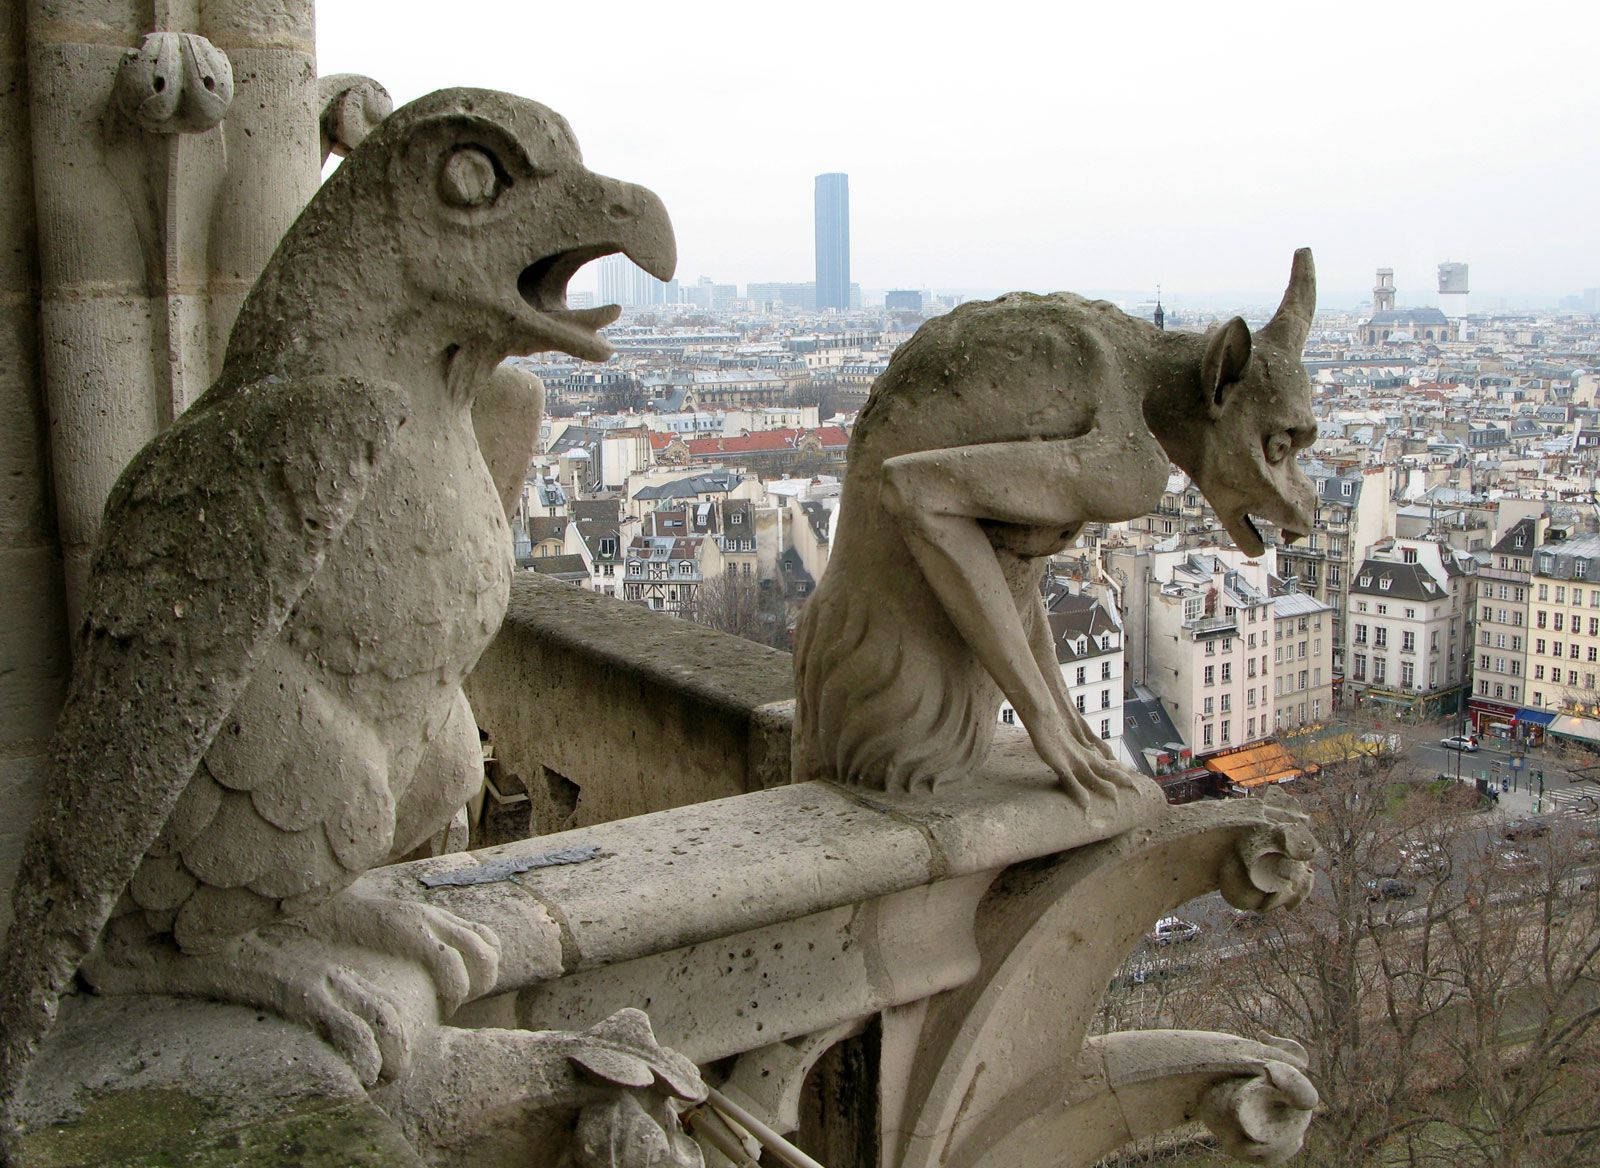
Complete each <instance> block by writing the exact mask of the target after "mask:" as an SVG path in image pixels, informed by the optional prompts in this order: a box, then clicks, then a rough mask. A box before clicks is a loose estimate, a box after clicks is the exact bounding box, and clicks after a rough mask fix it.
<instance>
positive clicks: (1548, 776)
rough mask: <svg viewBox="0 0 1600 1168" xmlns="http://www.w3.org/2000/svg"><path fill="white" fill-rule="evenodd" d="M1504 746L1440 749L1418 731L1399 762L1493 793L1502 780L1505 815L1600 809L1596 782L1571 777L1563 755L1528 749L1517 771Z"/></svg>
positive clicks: (1484, 743) (1492, 742) (1487, 743)
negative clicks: (1484, 782) (1480, 784)
mask: <svg viewBox="0 0 1600 1168" xmlns="http://www.w3.org/2000/svg"><path fill="white" fill-rule="evenodd" d="M1439 737H1441V738H1442V737H1444V735H1443V734H1441V735H1440V736H1439ZM1508 745H1509V744H1508V743H1506V742H1502V741H1500V740H1498V739H1481V738H1480V739H1479V740H1478V749H1477V750H1476V751H1473V752H1466V751H1460V750H1450V749H1449V748H1447V747H1444V746H1441V745H1439V742H1438V739H1431V740H1430V739H1428V738H1423V737H1421V735H1420V733H1419V735H1418V736H1417V737H1416V738H1414V739H1413V740H1412V742H1411V744H1410V745H1409V746H1407V747H1406V748H1405V750H1404V752H1403V753H1402V754H1401V758H1402V759H1403V760H1409V761H1410V762H1411V763H1412V764H1413V765H1414V766H1416V767H1417V768H1419V769H1421V770H1424V771H1435V772H1437V773H1438V774H1441V775H1449V776H1451V777H1452V778H1454V777H1457V776H1459V777H1460V778H1461V780H1462V781H1463V782H1466V781H1470V780H1474V779H1478V778H1484V779H1488V780H1489V781H1490V784H1491V786H1492V787H1493V789H1494V790H1496V791H1499V790H1500V781H1501V779H1504V780H1506V782H1507V784H1508V789H1507V790H1506V791H1504V792H1503V793H1502V794H1501V796H1500V810H1501V811H1502V813H1505V814H1512V815H1543V814H1548V813H1550V812H1557V811H1564V810H1573V811H1580V812H1585V811H1586V812H1588V813H1591V814H1593V813H1595V812H1597V811H1600V783H1596V782H1594V781H1592V780H1590V779H1587V778H1586V776H1585V775H1580V774H1574V773H1573V772H1572V771H1571V770H1569V769H1568V768H1567V766H1566V765H1565V763H1566V761H1567V760H1566V759H1565V758H1564V757H1563V755H1561V754H1558V753H1557V752H1556V751H1553V750H1551V749H1550V748H1549V747H1540V746H1535V747H1530V748H1529V749H1528V750H1527V753H1526V755H1525V756H1524V757H1523V759H1522V760H1521V766H1520V768H1519V767H1518V766H1517V765H1516V761H1517V760H1515V759H1514V758H1513V757H1512V755H1511V753H1510V751H1509V750H1508V749H1507V747H1508ZM1541 772H1542V773H1543V775H1544V783H1543V786H1542V790H1541V785H1540V783H1539V779H1538V776H1539V774H1540V773H1541Z"/></svg>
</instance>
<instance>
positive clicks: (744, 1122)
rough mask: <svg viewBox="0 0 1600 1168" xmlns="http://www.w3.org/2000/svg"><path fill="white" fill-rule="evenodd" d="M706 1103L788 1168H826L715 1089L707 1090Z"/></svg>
mask: <svg viewBox="0 0 1600 1168" xmlns="http://www.w3.org/2000/svg"><path fill="white" fill-rule="evenodd" d="M706 1101H707V1102H708V1103H710V1104H711V1106H712V1107H713V1108H714V1109H716V1110H717V1111H718V1112H720V1113H722V1114H723V1115H726V1116H727V1117H728V1118H729V1119H731V1120H733V1121H734V1122H736V1123H737V1124H738V1125H739V1126H740V1127H742V1128H744V1129H745V1130H746V1131H748V1132H749V1133H750V1134H751V1135H753V1136H755V1138H756V1139H757V1140H758V1141H759V1142H760V1144H761V1146H762V1147H763V1148H765V1149H767V1151H769V1152H772V1153H773V1154H774V1155H776V1156H777V1157H778V1159H779V1160H781V1161H783V1163H784V1164H786V1165H787V1166H788V1168H825V1166H824V1165H822V1164H819V1163H817V1161H815V1160H813V1159H812V1158H811V1157H810V1156H808V1155H806V1154H805V1153H804V1152H802V1151H801V1150H800V1149H799V1148H797V1147H795V1146H794V1145H793V1144H791V1143H790V1142H789V1141H788V1140H786V1139H784V1138H783V1137H782V1136H780V1135H779V1134H778V1133H777V1132H775V1131H773V1130H772V1129H771V1128H770V1127H768V1126H767V1125H766V1124H764V1123H762V1122H761V1121H760V1120H759V1119H757V1118H756V1117H755V1116H753V1115H751V1114H750V1113H749V1112H748V1111H746V1110H745V1109H744V1108H742V1107H740V1106H739V1105H738V1104H737V1103H735V1102H734V1101H733V1100H732V1099H729V1098H728V1097H727V1096H726V1095H724V1094H723V1093H722V1092H721V1091H718V1090H717V1089H716V1088H715V1087H711V1088H708V1089H707V1092H706Z"/></svg>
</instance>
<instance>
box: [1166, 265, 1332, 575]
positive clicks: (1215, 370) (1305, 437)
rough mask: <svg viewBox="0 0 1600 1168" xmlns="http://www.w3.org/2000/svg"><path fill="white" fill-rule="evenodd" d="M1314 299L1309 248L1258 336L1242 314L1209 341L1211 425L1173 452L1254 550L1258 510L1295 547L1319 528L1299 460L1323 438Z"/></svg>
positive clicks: (1231, 530) (1206, 365)
mask: <svg viewBox="0 0 1600 1168" xmlns="http://www.w3.org/2000/svg"><path fill="white" fill-rule="evenodd" d="M1316 302H1317V275H1316V269H1315V267H1314V266H1313V265H1312V262H1311V249H1310V248H1306V247H1303V248H1301V249H1300V250H1299V251H1297V252H1295V253H1294V266H1293V268H1292V270H1291V271H1290V273H1289V288H1288V291H1286V292H1285V293H1284V295H1283V302H1282V303H1281V304H1279V305H1278V311H1277V313H1276V314H1275V315H1274V316H1273V318H1272V319H1271V320H1270V321H1268V322H1267V324H1266V325H1265V326H1263V327H1262V328H1261V329H1260V330H1259V331H1258V332H1256V333H1255V334H1254V335H1253V336H1252V335H1251V332H1250V329H1249V327H1248V326H1246V324H1245V322H1244V321H1243V320H1242V319H1241V318H1240V317H1237V316H1236V317H1234V318H1233V319H1232V320H1230V321H1228V322H1227V323H1225V324H1223V325H1221V326H1220V327H1219V328H1217V329H1215V330H1213V331H1212V332H1211V334H1210V335H1209V336H1208V337H1207V338H1206V344H1205V353H1204V356H1203V357H1202V359H1201V363H1200V392H1201V393H1202V394H1203V395H1204V397H1205V402H1204V409H1205V417H1206V423H1207V424H1201V425H1197V426H1195V427H1194V431H1193V432H1192V433H1191V434H1189V435H1186V439H1187V441H1186V442H1185V443H1184V444H1183V446H1184V448H1183V449H1173V450H1169V451H1168V453H1169V454H1170V455H1171V457H1172V459H1173V461H1174V462H1176V463H1177V464H1178V465H1179V466H1180V467H1182V468H1183V470H1184V471H1185V472H1186V473H1187V474H1188V475H1189V477H1190V478H1192V479H1193V480H1194V481H1195V485H1196V486H1198V487H1199V488H1200V490H1201V492H1202V493H1203V494H1204V495H1205V497H1206V500H1207V502H1209V503H1210V504H1211V506H1212V509H1213V510H1215V511H1216V513H1217V518H1218V519H1219V520H1221V522H1222V526H1223V527H1224V528H1226V529H1227V532H1228V535H1229V536H1230V537H1232V539H1233V542H1234V543H1236V544H1237V545H1238V546H1239V547H1240V548H1241V549H1242V550H1243V551H1244V552H1245V553H1246V554H1247V555H1251V556H1259V555H1260V554H1261V553H1262V551H1263V550H1265V545H1264V544H1263V542H1262V539H1261V532H1260V531H1259V530H1258V529H1257V527H1256V525H1255V522H1254V520H1253V519H1252V516H1256V517H1259V518H1262V519H1266V520H1268V521H1270V522H1272V523H1275V524H1277V525H1278V526H1279V527H1280V528H1281V529H1282V530H1283V533H1284V536H1285V538H1287V539H1288V540H1289V541H1290V542H1291V543H1292V542H1293V541H1294V540H1296V539H1299V538H1301V537H1303V536H1304V535H1305V534H1306V533H1307V532H1308V531H1310V530H1311V524H1312V520H1313V517H1314V515H1315V512H1316V491H1315V489H1314V488H1313V487H1312V485H1311V481H1310V480H1309V479H1308V478H1306V476H1305V473H1304V472H1303V471H1301V470H1300V468H1299V467H1298V466H1297V465H1295V457H1294V456H1295V453H1296V452H1297V451H1300V450H1304V449H1305V448H1306V447H1308V446H1310V445H1311V444H1312V443H1313V442H1315V441H1316V439H1317V423H1316V419H1315V418H1314V417H1313V416H1312V413H1311V381H1310V379H1309V378H1308V377H1307V376H1306V372H1305V368H1304V366H1302V365H1301V363H1300V351H1301V349H1303V348H1304V347H1305V343H1306V337H1307V335H1309V333H1310V331H1311V317H1312V314H1313V313H1314V312H1315V310H1316Z"/></svg>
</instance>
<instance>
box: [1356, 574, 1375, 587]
mask: <svg viewBox="0 0 1600 1168" xmlns="http://www.w3.org/2000/svg"><path fill="white" fill-rule="evenodd" d="M1356 583H1357V584H1359V585H1360V586H1361V587H1363V588H1371V587H1372V577H1371V576H1363V577H1361V579H1359V580H1357V581H1356Z"/></svg>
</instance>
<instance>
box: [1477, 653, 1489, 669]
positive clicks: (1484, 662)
mask: <svg viewBox="0 0 1600 1168" xmlns="http://www.w3.org/2000/svg"><path fill="white" fill-rule="evenodd" d="M1478 668H1479V669H1488V668H1489V654H1487V653H1479V654H1478Z"/></svg>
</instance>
